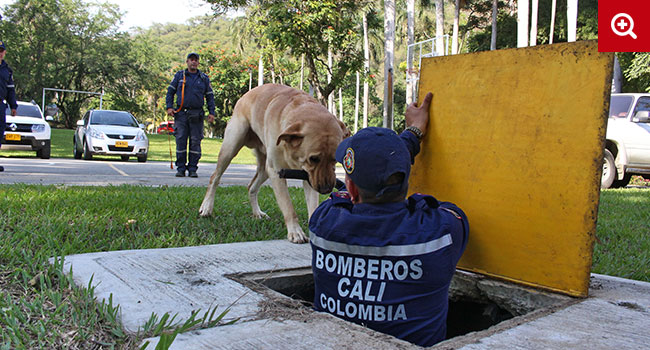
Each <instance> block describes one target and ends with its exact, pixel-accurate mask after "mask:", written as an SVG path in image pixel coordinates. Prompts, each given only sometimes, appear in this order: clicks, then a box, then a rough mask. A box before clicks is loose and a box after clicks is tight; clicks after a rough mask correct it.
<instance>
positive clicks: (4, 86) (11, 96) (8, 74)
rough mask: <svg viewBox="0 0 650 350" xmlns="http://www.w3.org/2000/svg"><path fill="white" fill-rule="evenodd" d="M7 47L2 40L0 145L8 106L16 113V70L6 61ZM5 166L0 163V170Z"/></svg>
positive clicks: (0, 56) (0, 48) (0, 47)
mask: <svg viewBox="0 0 650 350" xmlns="http://www.w3.org/2000/svg"><path fill="white" fill-rule="evenodd" d="M6 54H7V47H6V46H5V43H4V41H0V61H2V63H0V101H1V103H0V146H2V141H3V140H4V138H5V129H6V128H7V106H8V107H9V108H11V115H14V116H15V115H16V108H18V104H17V103H16V87H15V85H14V72H13V71H12V70H11V68H10V67H9V65H8V64H7V62H6V61H5V55H6ZM1 171H5V168H4V167H3V166H1V165H0V172H1Z"/></svg>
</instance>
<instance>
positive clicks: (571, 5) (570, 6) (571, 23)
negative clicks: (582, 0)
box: [566, 0, 578, 42]
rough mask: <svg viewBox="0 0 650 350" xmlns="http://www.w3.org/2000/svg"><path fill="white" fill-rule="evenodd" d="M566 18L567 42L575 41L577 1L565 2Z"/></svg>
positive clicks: (569, 0)
mask: <svg viewBox="0 0 650 350" xmlns="http://www.w3.org/2000/svg"><path fill="white" fill-rule="evenodd" d="M566 16H567V29H568V30H569V32H568V33H567V41H568V42H572V41H576V37H577V22H578V0H567V3H566Z"/></svg>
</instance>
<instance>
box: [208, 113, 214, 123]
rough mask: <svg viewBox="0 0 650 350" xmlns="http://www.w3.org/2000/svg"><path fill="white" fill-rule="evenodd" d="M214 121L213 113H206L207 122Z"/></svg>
mask: <svg viewBox="0 0 650 350" xmlns="http://www.w3.org/2000/svg"><path fill="white" fill-rule="evenodd" d="M212 122H214V114H208V123H212Z"/></svg>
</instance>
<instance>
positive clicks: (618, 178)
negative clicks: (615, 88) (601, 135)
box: [600, 94, 650, 188]
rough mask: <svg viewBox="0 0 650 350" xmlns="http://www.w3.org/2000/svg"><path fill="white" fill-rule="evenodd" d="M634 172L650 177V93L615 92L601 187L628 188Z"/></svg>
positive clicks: (608, 127) (610, 111) (612, 98)
mask: <svg viewBox="0 0 650 350" xmlns="http://www.w3.org/2000/svg"><path fill="white" fill-rule="evenodd" d="M632 175H641V176H643V177H644V178H646V179H650V94H612V95H611V100H610V105H609V119H608V121H607V136H606V142H605V159H604V160H603V175H602V179H601V185H600V186H601V188H617V187H625V186H627V184H628V183H629V182H630V178H631V177H632Z"/></svg>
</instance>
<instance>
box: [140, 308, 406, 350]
mask: <svg viewBox="0 0 650 350" xmlns="http://www.w3.org/2000/svg"><path fill="white" fill-rule="evenodd" d="M145 341H150V344H149V345H148V346H147V348H146V350H154V349H155V348H156V345H157V344H158V338H151V339H147V340H145ZM418 348H419V347H417V346H414V345H412V344H410V343H407V342H405V341H402V340H399V339H397V338H393V337H390V336H387V335H385V334H381V333H377V332H373V331H371V330H369V329H367V328H363V327H360V326H357V325H354V324H349V323H347V322H341V321H340V320H339V319H337V318H335V317H334V316H329V315H324V314H316V313H314V317H311V318H309V319H306V320H303V321H294V320H285V321H275V320H259V321H252V322H244V323H238V324H234V325H230V326H223V327H216V328H211V329H204V330H200V331H196V332H190V334H181V335H179V336H177V337H176V339H175V340H174V343H172V345H171V347H170V348H169V349H170V350H184V349H193V350H204V349H205V350H208V349H211V350H212V349H224V350H225V349H229V350H232V349H238V350H259V349H291V350H315V349H318V350H320V349H332V350H340V349H347V350H355V349H373V350H382V349H418Z"/></svg>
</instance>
